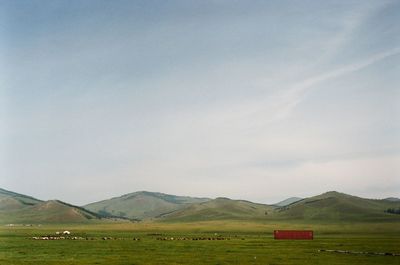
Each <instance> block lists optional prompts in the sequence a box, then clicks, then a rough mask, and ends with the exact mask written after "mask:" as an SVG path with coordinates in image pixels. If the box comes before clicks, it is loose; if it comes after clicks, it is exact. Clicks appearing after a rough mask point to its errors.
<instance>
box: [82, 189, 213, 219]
mask: <svg viewBox="0 0 400 265" xmlns="http://www.w3.org/2000/svg"><path fill="white" fill-rule="evenodd" d="M208 200H209V199H207V198H193V197H187V196H175V195H169V194H163V193H158V192H147V191H139V192H134V193H129V194H125V195H123V196H120V197H115V198H112V199H109V200H103V201H100V202H95V203H91V204H88V205H85V206H83V207H84V208H85V209H88V210H90V211H92V212H95V213H98V214H100V215H102V216H120V217H124V218H130V219H140V220H141V219H148V218H154V217H157V216H160V215H162V214H165V213H169V212H173V211H176V210H179V209H183V208H186V207H188V206H189V205H190V204H193V203H201V202H205V201H208Z"/></svg>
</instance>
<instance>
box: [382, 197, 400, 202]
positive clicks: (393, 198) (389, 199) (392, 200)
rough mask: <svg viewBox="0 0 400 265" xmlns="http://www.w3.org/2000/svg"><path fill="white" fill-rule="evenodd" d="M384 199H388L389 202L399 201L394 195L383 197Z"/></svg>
mask: <svg viewBox="0 0 400 265" xmlns="http://www.w3.org/2000/svg"><path fill="white" fill-rule="evenodd" d="M384 200H385V201H390V202H400V199H399V198H395V197H389V198H385V199H384Z"/></svg>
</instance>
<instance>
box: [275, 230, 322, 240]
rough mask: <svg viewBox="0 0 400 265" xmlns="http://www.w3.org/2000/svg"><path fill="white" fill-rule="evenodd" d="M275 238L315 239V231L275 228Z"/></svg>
mask: <svg viewBox="0 0 400 265" xmlns="http://www.w3.org/2000/svg"><path fill="white" fill-rule="evenodd" d="M274 238H275V239H303V240H304V239H305V240H312V239H314V232H313V231H312V230H275V231H274Z"/></svg>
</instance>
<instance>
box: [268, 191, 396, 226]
mask: <svg viewBox="0 0 400 265" xmlns="http://www.w3.org/2000/svg"><path fill="white" fill-rule="evenodd" d="M399 207H400V203H399V202H393V201H388V200H373V199H364V198H360V197H356V196H351V195H348V194H344V193H339V192H336V191H331V192H326V193H323V194H321V195H318V196H314V197H310V198H306V199H304V200H301V201H298V202H295V203H293V204H290V205H287V206H283V207H278V208H276V209H275V211H274V214H273V215H272V216H273V218H276V219H286V220H298V219H302V220H319V221H335V222H337V221H400V215H394V214H390V213H387V212H385V211H386V210H387V209H389V208H399Z"/></svg>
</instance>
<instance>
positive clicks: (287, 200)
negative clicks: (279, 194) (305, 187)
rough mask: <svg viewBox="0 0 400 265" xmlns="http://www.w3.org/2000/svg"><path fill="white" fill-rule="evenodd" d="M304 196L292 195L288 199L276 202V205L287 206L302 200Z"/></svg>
mask: <svg viewBox="0 0 400 265" xmlns="http://www.w3.org/2000/svg"><path fill="white" fill-rule="evenodd" d="M302 199H303V198H299V197H290V198H288V199H286V200H283V201H280V202H278V203H275V204H274V206H278V207H283V206H287V205H289V204H292V203H295V202H298V201H300V200H302Z"/></svg>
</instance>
